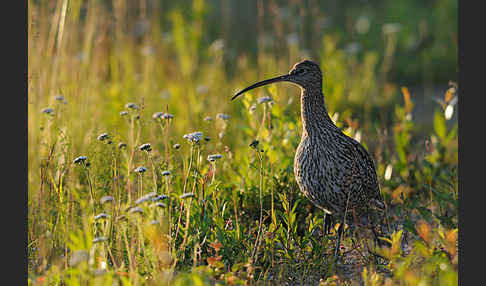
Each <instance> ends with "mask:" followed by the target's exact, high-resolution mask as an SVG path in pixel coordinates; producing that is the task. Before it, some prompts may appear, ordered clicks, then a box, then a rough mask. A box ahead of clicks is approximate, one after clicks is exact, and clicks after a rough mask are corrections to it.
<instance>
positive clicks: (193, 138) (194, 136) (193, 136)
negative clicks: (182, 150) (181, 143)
mask: <svg viewBox="0 0 486 286" xmlns="http://www.w3.org/2000/svg"><path fill="white" fill-rule="evenodd" d="M202 136H203V133H202V132H200V131H198V132H192V133H188V134H185V135H184V136H183V138H184V139H187V141H189V143H199V141H201V138H202Z"/></svg>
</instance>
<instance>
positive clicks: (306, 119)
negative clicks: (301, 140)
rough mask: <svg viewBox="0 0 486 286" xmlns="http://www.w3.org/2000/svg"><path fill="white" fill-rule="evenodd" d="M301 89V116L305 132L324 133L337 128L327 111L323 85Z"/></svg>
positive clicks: (308, 133)
mask: <svg viewBox="0 0 486 286" xmlns="http://www.w3.org/2000/svg"><path fill="white" fill-rule="evenodd" d="M301 90H302V91H301V95H300V101H301V116H302V126H303V129H304V130H303V131H304V134H305V135H313V134H321V135H324V134H327V133H329V132H330V131H332V130H333V129H334V128H337V127H336V126H335V125H334V123H333V122H332V120H331V118H330V117H329V115H328V113H327V110H326V105H325V104H324V95H323V94H322V87H321V86H320V85H319V86H315V87H312V88H302V89H301Z"/></svg>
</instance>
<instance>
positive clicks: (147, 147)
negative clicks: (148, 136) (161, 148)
mask: <svg viewBox="0 0 486 286" xmlns="http://www.w3.org/2000/svg"><path fill="white" fill-rule="evenodd" d="M139 148H140V150H141V151H147V152H150V151H152V146H151V145H150V143H145V144H142V145H140V147H139Z"/></svg>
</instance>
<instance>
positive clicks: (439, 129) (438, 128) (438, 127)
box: [434, 111, 447, 140]
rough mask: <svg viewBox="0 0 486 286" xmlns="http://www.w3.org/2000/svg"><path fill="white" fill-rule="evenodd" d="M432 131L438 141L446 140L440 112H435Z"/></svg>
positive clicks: (445, 130) (445, 131) (444, 125)
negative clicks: (437, 137)
mask: <svg viewBox="0 0 486 286" xmlns="http://www.w3.org/2000/svg"><path fill="white" fill-rule="evenodd" d="M434 131H435V133H436V134H437V136H439V138H440V139H442V140H446V134H447V126H446V121H445V118H444V116H443V115H442V112H439V111H436V112H435V115H434Z"/></svg>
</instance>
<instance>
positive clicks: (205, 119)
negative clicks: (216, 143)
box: [204, 116, 213, 121]
mask: <svg viewBox="0 0 486 286" xmlns="http://www.w3.org/2000/svg"><path fill="white" fill-rule="evenodd" d="M212 120H213V119H212V118H211V116H206V117H204V121H212Z"/></svg>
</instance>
